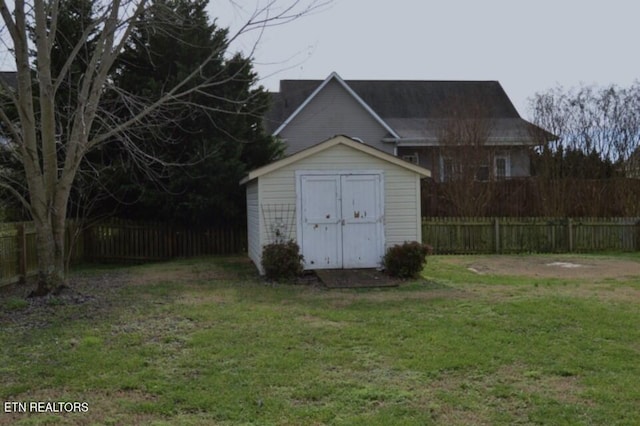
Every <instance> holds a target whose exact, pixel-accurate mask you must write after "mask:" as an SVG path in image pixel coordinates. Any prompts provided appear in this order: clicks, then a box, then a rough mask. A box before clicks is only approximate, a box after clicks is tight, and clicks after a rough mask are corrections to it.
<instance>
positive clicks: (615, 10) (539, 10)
mask: <svg viewBox="0 0 640 426" xmlns="http://www.w3.org/2000/svg"><path fill="white" fill-rule="evenodd" d="M236 1H237V3H241V4H243V5H244V6H245V7H246V8H247V10H252V9H253V7H254V6H252V5H254V4H255V3H256V1H257V0H236ZM223 3H225V1H224V0H211V5H210V9H211V16H212V17H216V16H218V24H219V25H221V26H231V28H232V29H233V28H235V27H236V26H237V25H239V23H240V22H242V20H243V15H242V13H241V12H240V11H239V10H237V9H235V10H234V11H233V12H231V11H230V8H229V7H228V3H227V6H224V5H223ZM262 3H264V1H262ZM216 12H217V13H216ZM639 42H640V2H638V1H637V0H608V1H602V0H598V1H596V0H581V1H578V0H537V1H524V0H522V1H517V0H439V1H436V0H393V1H389V0H385V1H373V0H334V2H333V4H332V6H331V7H329V8H327V9H326V10H324V11H322V12H318V13H314V14H312V15H310V16H307V17H304V18H302V19H300V20H298V21H296V22H292V23H289V24H287V25H284V26H281V27H277V28H271V29H268V30H267V32H266V33H265V34H264V35H263V37H262V39H261V41H260V44H259V46H258V50H257V51H256V52H255V55H254V57H255V61H256V70H257V71H258V73H259V74H260V75H261V76H262V77H263V81H262V84H263V85H264V86H265V87H267V88H268V89H270V90H278V82H279V80H281V79H324V78H326V77H327V76H328V75H329V74H330V73H331V72H332V71H336V72H337V73H338V74H339V75H340V76H341V77H342V78H344V79H347V80H348V79H413V80H498V81H499V82H500V83H501V84H502V86H503V87H504V89H505V90H506V92H507V94H508V95H509V96H510V98H511V100H512V101H513V103H514V105H515V106H516V108H517V109H518V111H519V112H520V114H521V115H522V116H524V117H526V116H527V115H528V112H527V98H528V97H531V96H533V95H534V94H535V93H536V92H540V91H545V90H547V89H549V88H552V87H555V86H556V85H558V84H561V85H563V86H566V87H571V86H576V85H578V84H580V83H586V84H592V83H597V84H601V85H606V84H610V83H616V84H618V85H629V84H631V83H632V82H633V81H634V80H637V79H640V46H639ZM251 45H252V43H251V41H250V39H249V38H244V39H242V40H241V41H240V42H239V43H237V44H236V45H235V47H236V48H237V49H248V48H249V46H251Z"/></svg>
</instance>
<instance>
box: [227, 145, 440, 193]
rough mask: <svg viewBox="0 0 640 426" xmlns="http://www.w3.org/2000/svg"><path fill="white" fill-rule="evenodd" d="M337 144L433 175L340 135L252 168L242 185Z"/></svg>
mask: <svg viewBox="0 0 640 426" xmlns="http://www.w3.org/2000/svg"><path fill="white" fill-rule="evenodd" d="M336 145H344V146H348V147H350V148H353V149H355V150H358V151H360V152H363V153H365V154H367V155H370V156H372V157H375V158H378V159H380V160H383V161H387V162H389V163H392V164H395V165H396V166H398V167H401V168H404V169H407V170H409V171H411V172H414V173H416V174H418V175H420V176H421V177H430V176H431V171H430V170H428V169H425V168H423V167H420V166H416V165H415V164H413V163H409V162H408V161H405V160H402V159H400V158H398V157H395V156H393V155H390V154H387V153H386V152H384V151H380V150H379V149H376V148H373V147H371V146H370V145H366V144H364V143H362V142H358V141H356V140H354V139H351V138H349V137H348V136H343V135H338V136H334V137H332V138H330V139H327V140H326V141H324V142H320V143H318V144H316V145H313V146H310V147H309V148H306V149H303V150H302V151H298V152H296V153H295V154H293V155H290V156H288V157H285V158H283V159H282V160H278V161H275V162H273V163H271V164H267V165H266V166H263V167H260V168H258V169H255V170H252V171H251V172H249V174H248V175H247V176H246V177H245V178H244V179H242V180H241V181H240V185H244V184H245V183H247V182H250V181H252V180H254V179H256V178H259V177H260V176H263V175H266V174H267V173H271V172H273V171H275V170H278V169H280V168H282V167H285V166H288V165H290V164H293V163H295V162H297V161H300V160H302V159H304V158H307V157H310V156H312V155H315V154H317V153H320V152H322V151H325V150H327V149H329V148H331V147H334V146H336Z"/></svg>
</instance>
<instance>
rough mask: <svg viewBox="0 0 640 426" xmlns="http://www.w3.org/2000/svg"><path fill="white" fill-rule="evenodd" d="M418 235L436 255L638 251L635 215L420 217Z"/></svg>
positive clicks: (639, 220) (638, 221)
mask: <svg viewBox="0 0 640 426" xmlns="http://www.w3.org/2000/svg"><path fill="white" fill-rule="evenodd" d="M422 240H423V242H425V243H427V244H430V245H431V246H433V249H434V252H435V253H440V254H489V253H504V254H507V253H565V252H580V253H586V252H597V251H636V250H640V218H637V217H636V218H570V219H567V218H542V217H532V218H513V217H505V218H495V217H494V218H489V217H487V218H464V217H444V218H440V217H434V218H423V220H422Z"/></svg>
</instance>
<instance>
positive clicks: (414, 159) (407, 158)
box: [402, 152, 420, 165]
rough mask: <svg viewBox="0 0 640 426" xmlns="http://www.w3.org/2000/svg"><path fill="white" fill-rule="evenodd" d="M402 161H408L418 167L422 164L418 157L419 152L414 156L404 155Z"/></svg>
mask: <svg viewBox="0 0 640 426" xmlns="http://www.w3.org/2000/svg"><path fill="white" fill-rule="evenodd" d="M402 159H403V160H404V161H408V162H410V163H413V164H416V165H418V164H420V158H419V157H418V153H417V152H414V153H413V154H407V155H403V156H402Z"/></svg>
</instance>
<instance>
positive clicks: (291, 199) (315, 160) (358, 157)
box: [259, 145, 421, 248]
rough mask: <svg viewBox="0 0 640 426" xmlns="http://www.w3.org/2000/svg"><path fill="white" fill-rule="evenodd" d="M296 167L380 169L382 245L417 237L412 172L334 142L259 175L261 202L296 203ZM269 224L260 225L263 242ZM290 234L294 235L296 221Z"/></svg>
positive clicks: (416, 182)
mask: <svg viewBox="0 0 640 426" xmlns="http://www.w3.org/2000/svg"><path fill="white" fill-rule="evenodd" d="M296 170H336V171H349V170H380V171H382V172H383V179H384V181H383V187H384V203H385V205H384V212H385V222H384V223H385V246H386V247H387V248H388V247H390V246H392V245H394V244H399V243H402V242H404V241H409V240H418V241H419V240H420V236H421V229H420V226H419V224H420V197H419V193H420V179H419V178H418V176H417V175H416V174H415V173H413V172H411V171H409V170H406V169H403V168H402V167H400V166H397V165H395V164H392V163H389V162H387V161H384V160H381V159H378V158H375V157H372V156H370V155H367V154H365V153H363V152H360V151H357V150H355V149H352V148H350V147H347V146H344V145H336V146H334V147H331V148H329V149H327V150H325V151H322V152H319V153H318V154H316V155H313V156H311V157H307V158H304V159H302V160H300V161H298V162H295V163H293V164H290V165H288V166H284V167H282V168H280V169H277V170H275V171H273V172H271V173H268V174H266V175H263V176H261V177H260V178H259V180H260V191H261V193H260V203H261V204H291V205H294V206H295V205H296V186H295V172H296ZM296 216H297V215H296ZM268 226H269V224H264V226H262V241H267V229H266V228H267V227H268ZM291 236H292V238H294V239H295V238H296V226H295V224H294V227H293V230H292V233H291Z"/></svg>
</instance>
